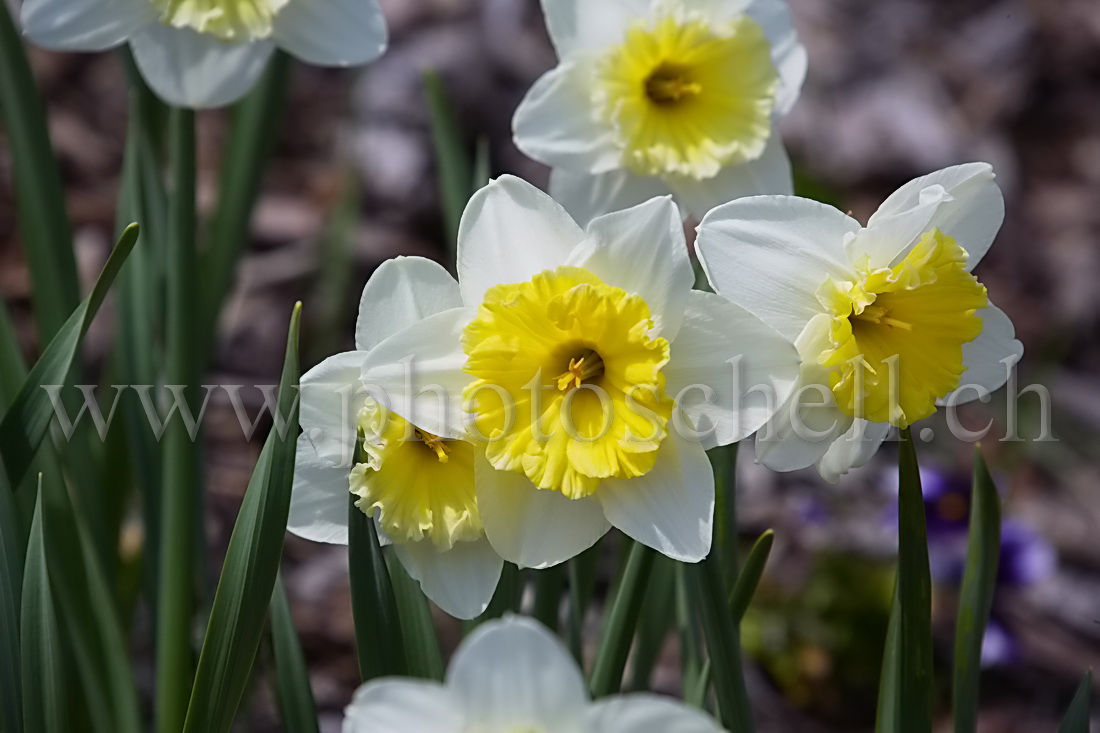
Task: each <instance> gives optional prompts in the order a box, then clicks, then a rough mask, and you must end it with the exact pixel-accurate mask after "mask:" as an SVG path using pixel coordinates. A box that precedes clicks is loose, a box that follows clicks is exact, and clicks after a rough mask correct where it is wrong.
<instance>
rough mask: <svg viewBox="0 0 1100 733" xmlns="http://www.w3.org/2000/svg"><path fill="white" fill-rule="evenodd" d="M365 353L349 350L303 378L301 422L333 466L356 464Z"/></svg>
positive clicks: (325, 362) (322, 456)
mask: <svg viewBox="0 0 1100 733" xmlns="http://www.w3.org/2000/svg"><path fill="white" fill-rule="evenodd" d="M366 356H367V355H366V354H364V353H363V352H361V351H348V352H345V353H343V354H336V355H335V356H330V357H329V358H327V359H325V360H324V361H322V362H321V363H320V364H318V365H317V366H315V367H313V368H312V369H310V370H309V371H308V372H306V373H305V374H303V375H302V383H301V387H300V394H301V398H300V399H301V406H300V410H299V415H298V422H299V423H300V424H301V426H302V434H303V436H304V437H305V438H306V439H307V440H309V442H310V444H311V445H312V446H313V449H314V450H315V451H317V454H318V455H319V456H320V457H321V458H323V459H325V460H326V461H328V462H329V463H330V464H331V465H333V466H344V467H348V468H350V467H351V465H352V464H353V463H354V462H355V460H354V459H355V441H356V438H357V436H358V433H359V427H358V423H357V418H358V415H359V410H360V409H361V408H362V407H363V402H364V400H365V399H366V390H364V389H363V388H362V385H361V383H360V381H359V376H360V374H361V373H362V369H363V361H364V359H365V358H366Z"/></svg>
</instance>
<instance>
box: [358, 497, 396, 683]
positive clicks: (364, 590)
mask: <svg viewBox="0 0 1100 733" xmlns="http://www.w3.org/2000/svg"><path fill="white" fill-rule="evenodd" d="M348 565H349V568H348V572H349V575H350V579H351V612H352V618H353V621H354V624H355V648H356V652H357V654H358V657H359V675H360V677H361V678H362V680H363V682H367V681H369V680H372V679H375V678H376V677H382V676H384V675H403V674H408V669H409V663H408V660H407V659H406V657H405V642H404V630H403V628H402V626H403V621H404V619H402V618H401V617H400V616H398V612H397V599H396V598H395V597H394V592H393V583H392V582H391V580H390V571H389V567H388V566H387V565H386V558H385V555H384V554H383V553H382V547H381V546H380V545H379V542H378V531H377V530H376V529H375V526H374V520H373V519H371V518H370V517H368V516H367V515H366V514H364V513H363V512H362V510H360V509H359V507H357V506H355V497H354V496H350V495H349V499H348Z"/></svg>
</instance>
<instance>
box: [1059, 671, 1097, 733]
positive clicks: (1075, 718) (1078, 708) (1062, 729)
mask: <svg viewBox="0 0 1100 733" xmlns="http://www.w3.org/2000/svg"><path fill="white" fill-rule="evenodd" d="M1091 691H1092V670H1091V669H1090V670H1089V671H1088V672H1086V673H1085V679H1083V680H1081V684H1080V685H1079V686H1078V687H1077V693H1076V694H1075V695H1074V696H1073V701H1072V702H1071V703H1070V704H1069V710H1067V711H1066V717H1064V718H1062V724H1061V725H1060V726H1058V733H1089V693H1090V692H1091Z"/></svg>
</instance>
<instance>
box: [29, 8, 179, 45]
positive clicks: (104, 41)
mask: <svg viewBox="0 0 1100 733" xmlns="http://www.w3.org/2000/svg"><path fill="white" fill-rule="evenodd" d="M21 20H22V24H23V32H24V33H26V34H27V36H28V37H29V38H30V39H31V40H32V41H34V42H35V43H36V44H37V45H39V46H43V47H45V48H52V49H56V50H58V51H103V50H105V49H108V48H113V47H114V46H117V45H119V44H120V43H123V42H125V41H126V39H128V38H129V37H130V36H132V35H133V34H134V33H136V32H137V31H138V30H140V29H141V28H143V27H145V26H146V25H149V24H150V23H155V22H156V20H157V14H156V12H155V11H154V10H153V5H152V3H149V2H148V1H147V0H25V2H24V3H23V8H22V10H21Z"/></svg>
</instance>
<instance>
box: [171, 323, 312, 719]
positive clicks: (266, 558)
mask: <svg viewBox="0 0 1100 733" xmlns="http://www.w3.org/2000/svg"><path fill="white" fill-rule="evenodd" d="M301 310H302V308H301V305H300V304H299V305H297V306H295V308H294V313H293V315H292V316H291V318H290V331H289V333H288V335H287V345H286V357H285V359H284V361H283V374H282V378H281V379H280V380H279V401H278V407H277V409H278V414H277V415H276V416H275V427H274V428H273V429H272V431H271V434H270V435H269V436H268V438H267V441H266V442H265V443H264V448H263V451H262V452H261V453H260V460H259V462H258V463H257V465H256V469H255V470H254V471H253V472H252V479H251V480H250V481H249V482H248V490H247V491H246V492H245V496H244V502H243V503H242V504H241V511H240V514H238V515H237V523H236V524H235V525H234V526H233V535H232V536H231V537H230V539H229V549H228V550H227V552H226V556H225V565H224V566H223V568H222V574H221V579H220V580H219V581H218V591H217V594H216V595H215V597H214V607H213V608H212V609H211V611H210V620H209V623H208V625H207V630H206V638H205V640H204V642H203V645H202V653H201V654H200V656H199V666H198V669H197V671H196V672H195V684H194V686H193V687H192V690H191V702H190V703H189V705H188V708H187V722H186V724H185V725H184V731H193V732H194V733H219V732H220V731H228V730H229V728H230V726H231V725H232V724H233V717H234V715H235V714H236V712H237V707H238V706H239V705H240V701H241V696H242V695H243V694H244V690H245V687H246V685H247V684H248V680H249V677H250V675H251V672H252V663H253V661H254V660H255V658H256V650H257V649H259V647H260V639H261V638H262V636H263V626H264V618H265V617H266V616H267V610H268V606H269V605H270V603H271V593H272V591H273V590H274V589H275V578H276V575H277V574H278V572H279V558H280V556H281V555H282V551H283V538H284V537H285V536H286V521H287V514H288V513H289V511H290V487H291V483H292V481H293V477H294V450H295V445H296V442H297V441H296V437H297V436H296V434H295V433H296V430H295V429H294V428H293V427H292V426H297V425H298V399H297V387H298V378H299V368H298V324H299V320H300V317H301ZM284 420H285V422H284ZM280 431H282V433H283V434H282V435H280Z"/></svg>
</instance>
